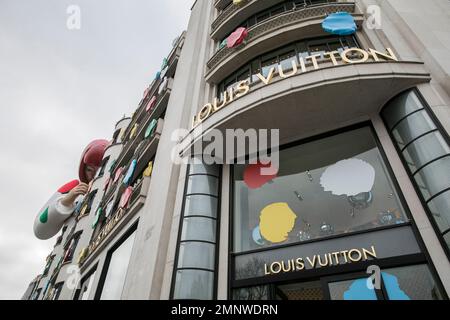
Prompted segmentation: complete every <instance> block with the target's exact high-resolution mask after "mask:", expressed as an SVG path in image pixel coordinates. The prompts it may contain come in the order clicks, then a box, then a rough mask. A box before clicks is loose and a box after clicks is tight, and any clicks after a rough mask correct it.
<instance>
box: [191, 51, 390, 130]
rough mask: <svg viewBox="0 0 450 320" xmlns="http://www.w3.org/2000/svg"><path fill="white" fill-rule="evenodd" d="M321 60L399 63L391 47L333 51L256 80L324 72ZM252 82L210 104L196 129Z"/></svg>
mask: <svg viewBox="0 0 450 320" xmlns="http://www.w3.org/2000/svg"><path fill="white" fill-rule="evenodd" d="M319 59H320V62H321V63H322V62H323V61H324V60H325V61H327V62H331V63H332V64H333V66H339V65H345V64H356V63H364V62H367V61H369V59H371V61H372V62H378V61H398V59H397V57H396V56H395V54H394V52H393V51H392V50H391V49H390V48H387V49H386V52H385V53H383V52H380V51H377V50H374V49H368V50H363V49H360V48H349V49H347V50H344V51H342V52H339V51H330V52H325V53H323V54H322V55H321V54H313V55H310V56H307V57H305V58H303V57H300V58H299V62H297V60H296V59H293V60H292V61H291V66H292V68H290V69H289V70H284V69H283V67H282V66H281V65H278V67H272V68H270V69H269V70H268V72H267V75H266V76H265V75H263V74H261V73H258V74H256V77H257V78H258V79H259V80H260V81H261V82H262V83H263V85H269V84H271V83H272V81H273V79H274V77H275V75H278V76H279V77H280V78H282V79H286V78H290V77H293V76H295V75H297V74H299V73H306V72H309V71H314V70H318V69H320V65H319ZM250 90H251V88H250V83H249V81H248V80H244V81H240V82H238V83H237V85H236V86H234V87H233V88H230V89H228V90H227V91H225V92H222V94H221V97H222V98H221V100H219V99H218V98H214V101H213V102H212V103H207V104H206V105H204V106H203V108H202V109H201V110H200V111H199V112H198V114H197V115H196V116H194V118H193V121H192V128H195V127H196V126H197V125H199V124H200V123H202V122H203V121H205V120H206V119H208V118H209V117H210V116H211V115H212V114H214V113H216V112H217V111H219V110H221V109H222V108H224V107H226V106H227V105H229V104H230V103H232V102H233V101H234V100H236V99H239V98H241V97H243V96H245V95H246V94H248V93H249V92H250Z"/></svg>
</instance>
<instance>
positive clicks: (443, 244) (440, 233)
mask: <svg viewBox="0 0 450 320" xmlns="http://www.w3.org/2000/svg"><path fill="white" fill-rule="evenodd" d="M407 92H412V93H414V94H415V95H416V96H417V98H418V100H419V101H420V103H421V104H422V108H419V109H417V110H414V111H412V112H410V113H408V114H407V115H406V116H403V117H401V118H400V119H399V120H397V122H395V124H393V125H392V128H390V125H389V124H388V121H387V119H385V117H384V116H383V112H384V110H385V109H386V108H387V107H388V106H389V105H390V103H391V102H392V101H393V100H394V99H396V98H397V97H398V96H400V95H402V94H405V93H407ZM422 111H424V112H425V113H426V114H427V115H428V116H429V117H430V118H431V120H432V121H433V123H434V125H435V126H436V128H437V129H436V130H431V131H429V132H427V133H426V134H424V135H420V136H419V137H417V138H415V139H413V140H412V141H411V142H410V143H409V144H408V146H409V145H411V144H412V143H413V142H414V141H417V140H419V139H420V138H421V137H423V136H425V135H427V134H430V133H432V132H439V133H440V134H441V136H442V138H443V139H444V141H445V142H446V143H447V144H448V145H449V146H450V135H449V134H448V132H447V130H445V128H444V126H443V125H442V123H441V122H440V121H439V119H438V118H437V117H436V115H435V114H434V112H433V111H432V110H431V107H430V105H429V104H428V102H427V101H426V99H425V97H424V96H423V95H422V93H421V92H420V90H419V89H418V88H417V87H413V88H409V89H407V90H404V91H402V92H400V93H398V94H397V95H395V96H394V97H392V99H390V100H389V101H387V102H386V103H385V104H384V105H383V107H382V108H381V110H380V112H379V114H380V118H381V119H382V121H383V123H384V126H385V128H386V131H387V132H388V134H389V137H390V138H391V141H392V144H393V145H394V148H395V150H396V151H397V154H398V157H399V158H400V160H401V162H402V164H403V167H404V168H405V171H406V173H407V175H408V177H409V179H410V181H411V183H412V185H413V187H414V190H415V191H416V194H417V196H418V198H419V200H420V202H421V203H422V207H423V209H424V210H425V213H426V215H427V217H428V220H429V221H430V223H431V226H432V227H433V229H434V232H435V233H436V236H437V238H438V240H439V242H440V244H441V247H442V249H443V250H444V252H445V255H446V256H447V259H448V260H449V261H450V247H449V245H448V244H447V242H446V240H445V236H446V235H449V234H450V229H448V230H446V231H441V230H440V228H439V226H438V224H437V222H436V221H435V219H434V218H433V213H432V212H431V210H430V208H429V206H428V203H430V202H432V201H433V200H434V199H436V198H437V197H439V195H441V194H444V193H447V192H450V188H448V189H445V190H442V191H441V192H438V193H437V194H435V195H433V197H431V198H430V199H428V200H425V197H424V196H423V194H422V192H421V191H420V189H419V187H418V185H417V182H416V180H415V176H416V175H417V174H418V173H419V172H420V170H422V169H423V168H425V167H426V166H428V165H430V164H432V163H433V162H435V161H438V160H439V159H442V158H443V157H439V158H437V159H434V160H433V161H431V162H428V163H427V164H426V166H422V167H421V168H420V170H416V172H415V173H414V175H413V174H412V172H411V169H410V168H409V166H408V163H407V162H406V159H405V157H404V155H403V151H404V150H406V149H407V146H405V147H404V148H402V149H401V148H400V147H399V146H398V144H397V143H396V139H395V137H394V135H393V133H392V131H393V129H395V128H396V127H397V126H398V125H399V124H400V123H401V122H403V120H405V119H406V118H407V117H409V116H411V115H414V114H415V113H418V112H422ZM446 156H448V155H446ZM446 156H445V157H446Z"/></svg>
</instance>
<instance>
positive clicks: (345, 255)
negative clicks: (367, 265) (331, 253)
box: [341, 250, 348, 263]
mask: <svg viewBox="0 0 450 320" xmlns="http://www.w3.org/2000/svg"><path fill="white" fill-rule="evenodd" d="M347 253H348V250H344V251H341V254H342V256H343V257H344V261H345V263H347V262H348V259H347Z"/></svg>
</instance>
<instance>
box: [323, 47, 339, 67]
mask: <svg viewBox="0 0 450 320" xmlns="http://www.w3.org/2000/svg"><path fill="white" fill-rule="evenodd" d="M336 54H337V55H339V51H331V52H325V53H324V54H323V56H324V57H329V58H330V59H331V61H332V62H333V65H334V66H337V65H338V62H337V59H336V56H335V55H336Z"/></svg>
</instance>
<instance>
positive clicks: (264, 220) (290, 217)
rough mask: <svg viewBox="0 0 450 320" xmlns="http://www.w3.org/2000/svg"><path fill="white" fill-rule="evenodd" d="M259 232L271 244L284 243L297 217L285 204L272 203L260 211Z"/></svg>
mask: <svg viewBox="0 0 450 320" xmlns="http://www.w3.org/2000/svg"><path fill="white" fill-rule="evenodd" d="M259 219H260V224H259V225H260V232H261V235H262V236H263V237H264V239H266V240H268V241H270V242H272V243H280V242H284V241H286V240H287V238H288V234H289V232H291V231H292V229H293V228H294V225H295V219H297V215H296V214H295V213H294V212H293V211H292V210H291V208H289V205H288V204H287V203H285V202H279V203H272V204H270V205H268V206H267V207H265V208H264V209H263V210H261V216H260V217H259Z"/></svg>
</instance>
